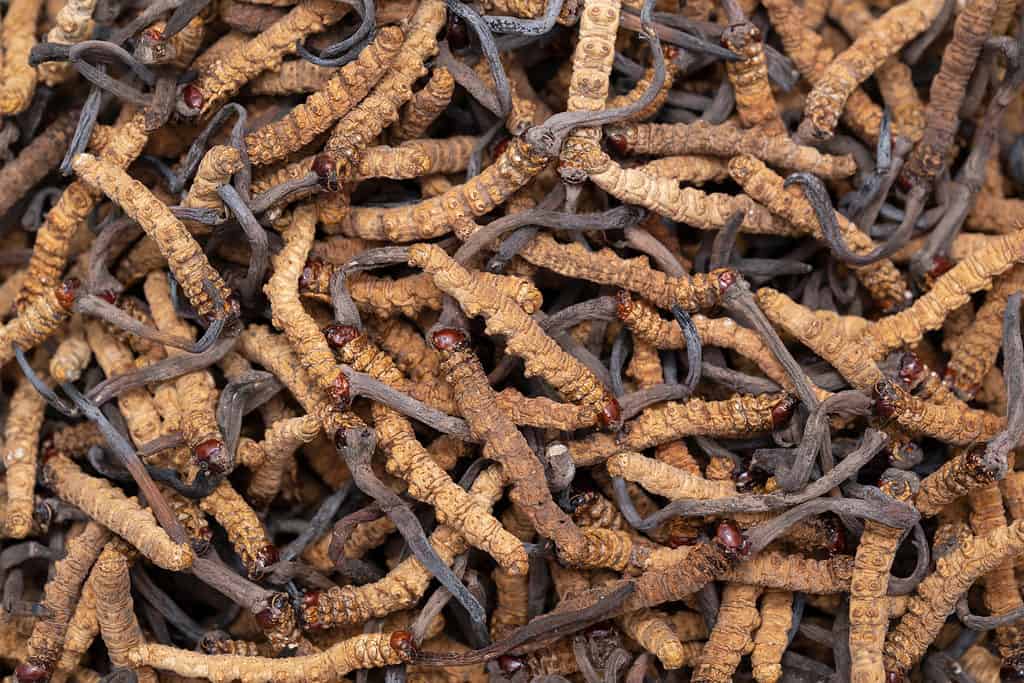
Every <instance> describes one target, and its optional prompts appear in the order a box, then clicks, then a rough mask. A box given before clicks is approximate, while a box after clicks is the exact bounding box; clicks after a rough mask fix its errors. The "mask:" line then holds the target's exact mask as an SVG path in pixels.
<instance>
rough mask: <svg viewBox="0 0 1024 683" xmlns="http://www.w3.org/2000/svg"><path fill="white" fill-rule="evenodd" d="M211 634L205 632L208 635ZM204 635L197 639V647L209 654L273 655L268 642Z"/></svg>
mask: <svg viewBox="0 0 1024 683" xmlns="http://www.w3.org/2000/svg"><path fill="white" fill-rule="evenodd" d="M210 635H211V634H207V636H210ZM207 636H204V637H203V639H202V640H200V641H199V648H200V649H201V650H202V651H203V652H205V653H207V654H211V655H233V656H235V657H273V656H274V652H273V649H272V647H271V646H270V644H269V643H255V642H253V641H251V640H235V639H232V638H218V637H207Z"/></svg>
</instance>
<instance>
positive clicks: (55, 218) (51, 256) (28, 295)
mask: <svg viewBox="0 0 1024 683" xmlns="http://www.w3.org/2000/svg"><path fill="white" fill-rule="evenodd" d="M96 128H97V129H96V130H94V131H93V136H92V138H91V142H92V143H93V144H94V145H95V144H96V142H97V139H98V138H101V137H104V136H105V137H107V138H108V139H107V140H105V141H104V144H102V145H101V148H102V149H101V151H100V156H101V157H102V158H103V159H107V160H110V161H111V162H113V163H115V164H118V165H120V166H121V167H122V168H127V167H128V165H129V164H131V163H132V162H133V161H134V160H135V159H136V158H137V157H138V156H139V154H140V153H141V152H142V148H143V147H144V146H145V144H146V140H147V139H148V138H149V135H148V133H147V132H146V122H145V114H144V113H143V112H141V111H139V112H135V113H131V112H130V110H129V109H128V108H125V109H123V110H122V113H121V114H120V115H119V116H118V122H117V123H116V124H115V126H114V128H113V129H112V130H105V127H103V128H101V127H100V126H97V127H96ZM107 133H109V135H105V134H107ZM97 198H98V193H96V192H95V191H94V190H93V189H92V188H91V187H90V186H89V185H88V184H87V183H84V182H81V181H77V180H76V181H72V182H71V183H70V184H69V185H68V186H67V187H65V188H64V192H63V193H62V194H61V196H60V199H58V200H57V203H56V204H54V205H53V208H51V209H50V211H49V213H47V214H46V220H44V221H43V224H42V225H41V226H40V228H39V230H38V231H37V232H36V241H35V244H34V245H33V248H32V258H31V259H30V260H29V264H28V277H27V278H26V279H25V284H24V287H23V288H22V291H21V293H20V294H19V297H18V308H19V310H20V309H23V308H24V307H25V306H27V305H28V304H29V302H30V301H32V300H34V299H36V298H38V297H39V296H42V295H43V293H44V292H45V291H46V290H47V289H49V288H51V287H54V286H56V285H57V284H58V283H59V282H60V277H61V273H63V272H64V268H65V266H66V265H67V260H68V255H69V254H70V251H71V238H72V236H73V235H74V234H75V231H76V230H78V229H79V227H80V226H81V225H83V224H84V223H85V220H86V218H87V217H88V216H89V213H90V212H91V211H92V210H93V208H95V206H96V201H97Z"/></svg>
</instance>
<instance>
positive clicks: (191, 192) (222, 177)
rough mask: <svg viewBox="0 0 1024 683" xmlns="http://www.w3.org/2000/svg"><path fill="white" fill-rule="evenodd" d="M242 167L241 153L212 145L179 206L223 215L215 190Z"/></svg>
mask: <svg viewBox="0 0 1024 683" xmlns="http://www.w3.org/2000/svg"><path fill="white" fill-rule="evenodd" d="M242 166H243V164H242V154H241V152H239V151H238V150H237V149H235V148H234V147H228V146H227V145H214V146H213V147H211V148H210V149H209V150H207V152H206V154H205V155H204V156H203V160H202V161H201V162H199V168H198V169H197V170H196V175H195V178H194V179H193V180H192V186H191V187H190V188H189V189H188V194H187V195H185V198H184V199H183V200H182V201H181V205H182V206H187V207H190V208H195V209H214V210H216V211H217V212H218V213H219V214H221V215H224V213H225V212H224V201H223V200H222V199H221V198H220V196H219V195H218V194H217V189H218V188H219V187H221V186H222V185H226V184H227V183H228V182H230V180H231V176H233V175H234V174H236V173H238V172H239V171H241V170H242ZM225 217H226V216H225ZM200 230H202V231H203V232H207V231H208V230H209V229H208V228H206V226H203V227H202V228H200ZM193 234H195V232H193Z"/></svg>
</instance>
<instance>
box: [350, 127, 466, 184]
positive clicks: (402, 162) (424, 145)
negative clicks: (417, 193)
mask: <svg viewBox="0 0 1024 683" xmlns="http://www.w3.org/2000/svg"><path fill="white" fill-rule="evenodd" d="M475 144H476V138H474V137H472V136H468V135H463V136H457V137H452V138H442V139H439V140H434V139H428V140H409V141H407V142H403V143H402V144H401V145H399V146H398V147H370V148H369V149H367V150H366V152H365V153H364V154H363V155H362V157H361V158H360V159H359V173H358V179H359V180H362V179H365V178H394V179H396V180H402V179H406V178H419V177H420V176H425V175H431V174H434V173H458V172H459V171H464V170H466V165H467V164H468V163H469V158H470V156H471V155H472V153H473V146H474V145H475Z"/></svg>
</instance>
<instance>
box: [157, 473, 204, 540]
mask: <svg viewBox="0 0 1024 683" xmlns="http://www.w3.org/2000/svg"><path fill="white" fill-rule="evenodd" d="M160 492H161V493H162V494H163V496H164V498H166V499H167V503H168V504H169V505H170V506H171V509H172V510H174V516H175V517H176V518H177V519H178V521H179V522H180V523H181V526H182V527H183V528H184V529H185V532H186V533H187V534H188V537H189V539H190V540H191V542H192V543H193V547H197V548H202V547H203V546H205V545H206V544H208V543H210V541H211V540H212V539H213V530H212V529H210V525H209V524H208V523H207V521H206V515H205V514H203V511H202V510H201V509H200V508H199V506H198V505H197V504H196V502H195V501H193V500H191V499H189V498H186V497H185V496H183V495H181V494H180V493H178V492H177V491H175V490H174V489H172V488H170V487H167V486H161V487H160Z"/></svg>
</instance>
